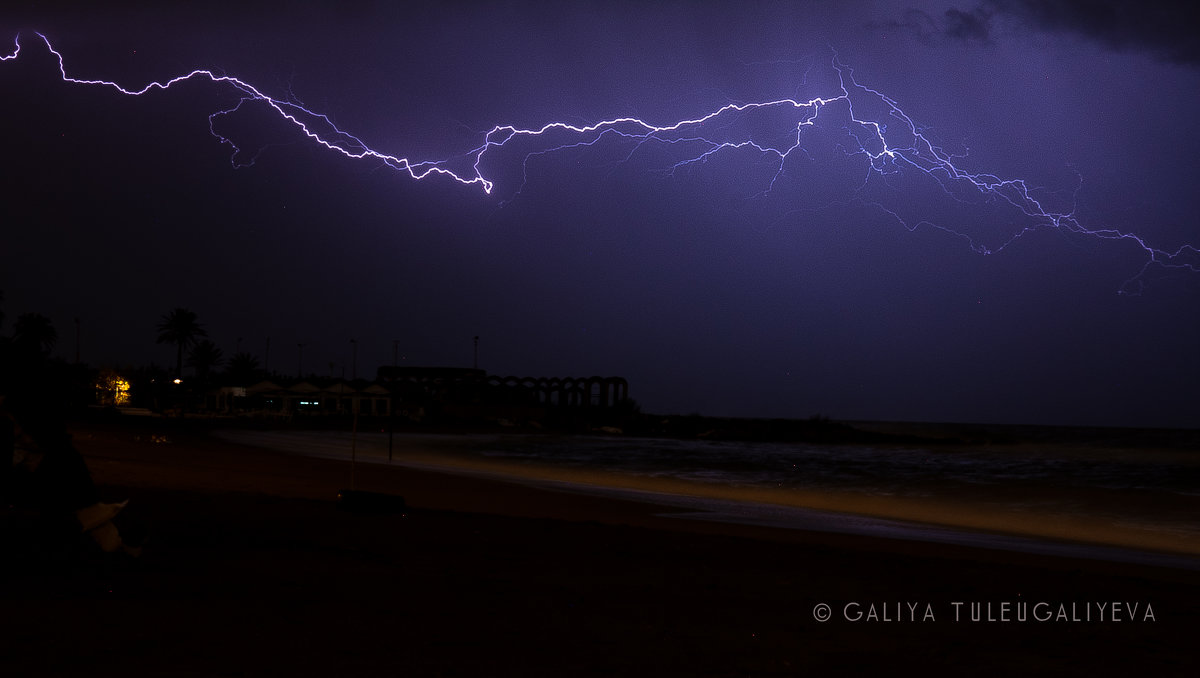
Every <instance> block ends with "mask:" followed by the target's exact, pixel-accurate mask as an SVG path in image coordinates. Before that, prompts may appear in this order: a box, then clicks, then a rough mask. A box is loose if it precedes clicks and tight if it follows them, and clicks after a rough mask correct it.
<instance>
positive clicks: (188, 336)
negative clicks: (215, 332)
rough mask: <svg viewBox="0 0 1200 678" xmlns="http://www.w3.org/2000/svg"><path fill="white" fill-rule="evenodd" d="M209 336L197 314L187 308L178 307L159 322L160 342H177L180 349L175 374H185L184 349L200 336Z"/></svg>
mask: <svg viewBox="0 0 1200 678" xmlns="http://www.w3.org/2000/svg"><path fill="white" fill-rule="evenodd" d="M207 336H208V333H207V332H205V331H204V328H203V327H201V326H200V323H199V322H198V321H197V320H196V314H195V313H194V312H192V311H189V310H188V309H186V308H176V309H175V310H173V311H171V312H170V313H168V314H166V315H164V316H163V317H162V320H161V321H160V322H159V323H158V343H160V344H175V346H176V348H177V349H178V354H177V356H176V366H175V376H177V377H182V376H183V349H185V348H188V347H191V346H193V345H195V343H196V342H197V341H198V340H199V339H200V337H207Z"/></svg>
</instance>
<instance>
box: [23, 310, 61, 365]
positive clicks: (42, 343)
mask: <svg viewBox="0 0 1200 678" xmlns="http://www.w3.org/2000/svg"><path fill="white" fill-rule="evenodd" d="M13 343H14V344H16V345H17V346H19V347H23V348H25V349H27V350H30V351H36V352H38V353H41V354H42V355H49V353H50V349H52V348H54V345H55V344H56V343H58V331H57V330H55V329H54V323H52V322H50V319H49V318H47V317H46V316H44V315H42V314H41V313H23V314H21V316H20V317H18V318H17V322H16V323H14V324H13Z"/></svg>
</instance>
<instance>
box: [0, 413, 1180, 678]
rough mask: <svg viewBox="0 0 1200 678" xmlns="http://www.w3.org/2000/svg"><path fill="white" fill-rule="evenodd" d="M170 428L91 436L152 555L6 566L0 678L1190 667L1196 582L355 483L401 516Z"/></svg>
mask: <svg viewBox="0 0 1200 678" xmlns="http://www.w3.org/2000/svg"><path fill="white" fill-rule="evenodd" d="M168 436H169V439H170V442H153V440H154V439H153V437H152V436H150V435H148V434H147V433H146V431H145V430H140V429H139V430H134V429H129V428H122V427H120V426H107V427H96V428H92V429H88V430H79V431H77V432H76V443H77V445H78V447H79V448H80V450H81V451H82V452H83V453H84V455H85V457H86V458H87V460H88V463H89V465H90V467H91V469H92V472H93V475H94V477H95V479H96V481H97V483H98V484H99V485H100V486H101V493H102V495H103V497H104V498H105V499H107V500H121V499H126V498H128V499H130V504H129V508H128V509H126V513H125V514H123V515H122V516H121V517H120V519H121V520H122V521H123V524H124V525H128V526H129V527H130V529H132V530H136V529H138V528H145V529H146V530H147V531H148V533H149V539H148V541H147V543H146V547H145V552H144V555H143V557H142V558H141V559H139V560H137V561H132V562H109V563H99V564H92V565H89V566H88V567H82V566H81V567H72V568H66V569H63V570H59V571H51V572H40V573H21V574H20V579H21V583H20V585H19V586H17V585H14V584H13V583H12V582H13V581H14V577H13V576H12V575H9V576H8V578H7V579H6V581H7V582H9V583H8V585H7V586H6V587H5V589H4V591H5V593H4V598H5V599H4V600H2V601H0V605H2V607H3V615H2V618H3V627H2V628H0V638H2V639H3V640H2V641H0V643H2V644H3V650H4V651H3V652H2V653H0V667H2V668H3V669H5V670H4V674H5V675H93V676H94V675H171V676H176V675H178V676H210V675H223V676H242V675H293V676H294V675H326V676H329V675H338V676H341V675H362V676H390V675H413V676H439V675H461V676H493V675H525V676H599V675H646V676H735V675H737V676H746V675H750V676H760V675H763V676H765V675H801V674H805V675H811V674H813V673H819V672H836V673H837V674H839V675H845V674H852V675H853V674H857V675H874V674H875V672H876V671H878V672H880V673H881V674H882V673H883V672H886V673H887V675H896V674H901V675H903V674H910V673H914V674H915V673H920V674H932V675H946V674H952V673H953V674H962V673H971V674H980V675H1012V674H1018V673H1020V674H1026V675H1056V676H1062V675H1089V676H1095V675H1110V674H1113V673H1116V672H1119V671H1138V672H1141V673H1143V674H1148V675H1191V673H1190V672H1191V670H1194V666H1193V665H1192V664H1193V658H1194V656H1195V651H1194V635H1195V628H1196V621H1197V619H1200V616H1198V615H1200V576H1197V573H1196V572H1195V571H1192V570H1186V569H1179V568H1167V567H1156V566H1147V565H1138V564H1131V563H1118V562H1108V561H1098V560H1089V559H1076V558H1066V557H1051V556H1043V555H1035V554H1028V553H1018V552H1010V551H998V550H992V549H980V548H972V547H968V546H961V545H952V544H935V543H923V542H915V541H907V540H897V539H885V538H873V537H865V536H857V535H845V534H836V533H829V532H816V531H806V530H796V529H787V530H785V529H778V528H772V527H766V526H756V525H741V524H733V523H723V522H710V521H700V520H683V519H679V518H674V517H669V515H664V514H670V513H671V512H672V511H673V510H679V509H671V508H669V507H666V508H664V507H663V506H658V505H654V504H648V503H639V502H632V501H623V500H619V499H614V498H609V497H600V496H589V495H583V494H576V493H569V492H561V491H554V490H550V489H545V488H538V487H530V486H528V485H523V484H518V483H512V482H504V481H502V480H498V479H496V478H483V477H472V476H460V475H451V474H444V473H435V472H432V471H428V470H417V469H413V468H397V467H383V466H373V467H370V468H369V470H366V471H364V467H362V466H360V467H359V470H358V473H357V477H356V481H357V486H358V487H359V489H366V490H372V491H379V492H389V493H395V494H400V495H403V496H404V497H405V498H406V500H407V503H408V505H409V510H408V511H407V514H406V515H404V516H399V515H355V514H350V513H346V512H343V511H339V510H337V508H336V502H335V499H334V498H335V496H336V492H337V491H338V490H339V489H341V488H343V487H346V486H347V485H348V484H349V482H350V476H349V467H348V465H347V464H346V463H344V462H340V461H334V460H328V459H319V458H306V457H295V456H290V455H286V454H282V453H278V452H272V451H269V450H263V449H259V448H254V447H246V446H241V445H236V444H232V443H227V442H221V441H217V440H213V439H211V438H209V437H207V436H204V435H200V434H178V435H175V434H168ZM1113 602H1120V604H1121V610H1122V611H1121V613H1120V614H1118V615H1117V618H1119V621H1117V620H1115V619H1114V618H1113V615H1112V610H1113V608H1112V603H1113ZM989 603H990V604H991V608H992V609H991V611H990V612H989V611H988V610H987V607H986V606H987V605H988V604H989ZM822 604H825V605H828V606H829V608H828V609H829V611H830V618H829V619H828V620H827V621H820V620H819V619H818V618H819V617H822V616H823V614H824V613H823V610H824V609H825V608H823V607H821V605H822ZM1006 604H1007V605H1006ZM1039 604H1040V605H1042V606H1041V607H1036V606H1038V605H1039ZM1134 604H1136V605H1138V608H1137V612H1136V613H1134V612H1132V609H1131V608H1132V605H1134ZM1022 605H1024V608H1022ZM1101 606H1103V608H1101ZM1147 606H1150V607H1151V609H1152V610H1153V616H1154V619H1153V620H1148V619H1147V618H1146V616H1145V613H1146V610H1147ZM1002 609H1006V610H1008V611H1007V612H1006V613H1002ZM1021 609H1025V610H1026V612H1025V620H1024V621H1020V620H1019V619H1018V614H1019V610H1021ZM1102 609H1103V611H1101V610H1102ZM976 611H977V613H976ZM956 613H957V616H958V620H957V621H956V619H955V617H956ZM973 613H975V616H977V617H978V618H979V621H974V620H973ZM1047 613H1048V614H1049V615H1050V617H1049V618H1048V619H1047V620H1045V621H1041V620H1039V619H1037V617H1039V616H1045V615H1046V614H1047ZM1085 615H1086V617H1085ZM856 616H857V617H858V618H857V620H855V617H856ZM989 616H990V617H991V618H992V619H994V621H988V618H989ZM1101 616H1104V619H1103V621H1102V620H1101V619H1100V617H1101ZM1002 618H1007V619H1008V621H1002V620H1001V619H1002Z"/></svg>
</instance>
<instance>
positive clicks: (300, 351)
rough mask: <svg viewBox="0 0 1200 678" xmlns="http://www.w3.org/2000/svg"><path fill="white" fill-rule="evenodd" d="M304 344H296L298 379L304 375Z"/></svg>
mask: <svg viewBox="0 0 1200 678" xmlns="http://www.w3.org/2000/svg"><path fill="white" fill-rule="evenodd" d="M303 367H304V344H296V378H297V379H300V378H302V375H303V374H304V369H303Z"/></svg>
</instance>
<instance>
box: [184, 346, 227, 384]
mask: <svg viewBox="0 0 1200 678" xmlns="http://www.w3.org/2000/svg"><path fill="white" fill-rule="evenodd" d="M221 355H222V354H221V349H219V348H217V345H216V344H214V343H212V341H210V340H208V339H205V340H204V341H201V342H197V344H196V345H195V346H193V347H192V350H191V352H190V353H188V365H189V366H191V367H192V368H194V369H195V370H196V376H197V377H199V378H200V379H201V380H202V381H203V380H204V379H207V378H208V373H209V371H210V370H212V368H214V367H219V366H220V365H221Z"/></svg>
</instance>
